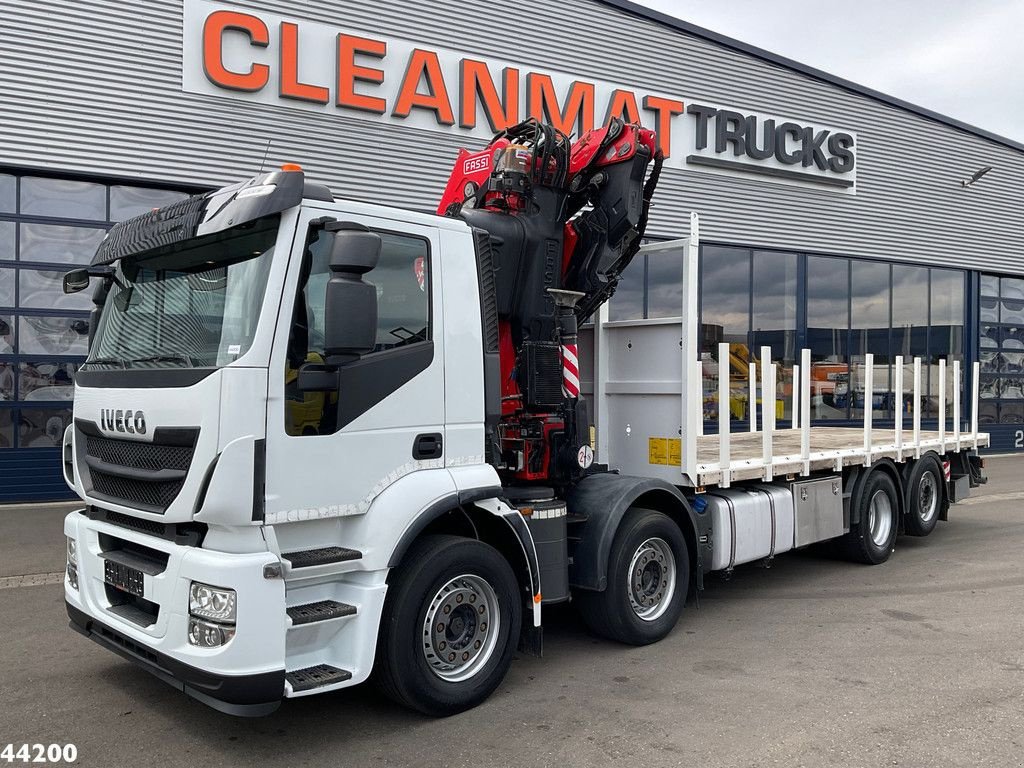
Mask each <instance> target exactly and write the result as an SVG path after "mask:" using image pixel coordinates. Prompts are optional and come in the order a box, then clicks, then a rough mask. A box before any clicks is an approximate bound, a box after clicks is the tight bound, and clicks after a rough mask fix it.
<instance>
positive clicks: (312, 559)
mask: <svg viewBox="0 0 1024 768" xmlns="http://www.w3.org/2000/svg"><path fill="white" fill-rule="evenodd" d="M362 556H363V553H362V552H360V551H358V550H355V549H348V548H346V547H323V548H322V549H303V550H300V551H298V552H285V553H283V554H282V555H281V557H283V558H284V559H285V560H287V561H288V562H289V563H291V564H292V568H311V567H313V566H314V565H330V564H331V563H344V562H347V561H349V560H359V559H360V558H362Z"/></svg>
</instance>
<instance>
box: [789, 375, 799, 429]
mask: <svg viewBox="0 0 1024 768" xmlns="http://www.w3.org/2000/svg"><path fill="white" fill-rule="evenodd" d="M790 389H792V390H793V405H792V411H791V412H790V427H789V428H790V429H800V366H799V365H794V366H793V380H792V382H791V383H790Z"/></svg>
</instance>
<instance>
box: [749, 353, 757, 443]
mask: <svg viewBox="0 0 1024 768" xmlns="http://www.w3.org/2000/svg"><path fill="white" fill-rule="evenodd" d="M749 373H750V376H749V378H750V394H749V395H747V410H748V411H749V412H750V431H751V432H757V363H755V362H754V361H753V360H751V361H750V366H749Z"/></svg>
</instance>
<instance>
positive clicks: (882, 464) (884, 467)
mask: <svg viewBox="0 0 1024 768" xmlns="http://www.w3.org/2000/svg"><path fill="white" fill-rule="evenodd" d="M856 469H857V470H858V471H857V472H856V473H855V479H854V481H853V488H852V489H851V492H850V497H849V510H850V527H851V528H852V527H853V526H854V525H860V522H861V521H860V517H859V512H860V505H859V504H857V499H858V498H859V497H860V493H861V491H862V490H863V488H864V484H865V483H866V482H867V479H868V478H869V477H871V475H872V473H873V472H875V471H876V470H877V471H879V472H884V473H885V474H887V475H888V476H889V478H890V479H891V480H892V482H893V484H894V485H895V486H896V501H897V502H898V503H899V505H900V508H899V509H898V510H897V519H898V521H899V532H900V533H902V532H903V515H904V514H905V512H906V509H907V500H906V490H905V485H906V484H905V483H904V478H903V474H902V473H901V472H900V469H899V467H897V466H896V462H894V461H893V460H892V459H888V458H884V459H879V460H878V461H876V462H874V463H873V464H872V465H871V466H870V467H866V468H865V467H857V468H856Z"/></svg>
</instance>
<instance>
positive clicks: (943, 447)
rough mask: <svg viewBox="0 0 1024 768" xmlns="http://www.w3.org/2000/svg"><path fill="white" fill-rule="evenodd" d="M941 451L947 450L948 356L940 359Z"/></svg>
mask: <svg viewBox="0 0 1024 768" xmlns="http://www.w3.org/2000/svg"><path fill="white" fill-rule="evenodd" d="M939 446H940V447H941V450H940V451H939V453H945V452H946V358H942V359H941V360H939Z"/></svg>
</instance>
